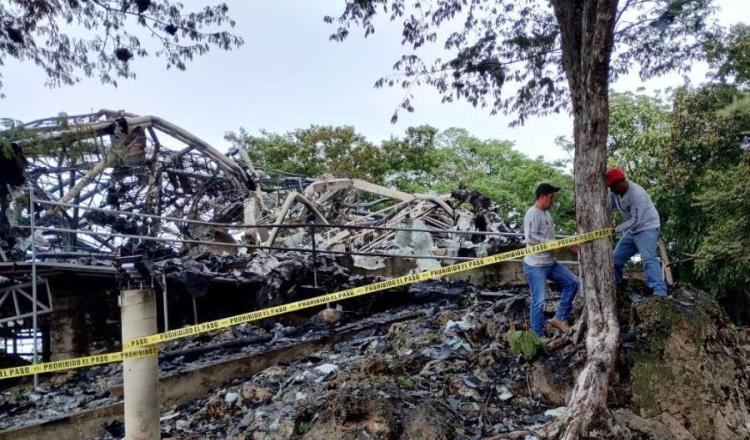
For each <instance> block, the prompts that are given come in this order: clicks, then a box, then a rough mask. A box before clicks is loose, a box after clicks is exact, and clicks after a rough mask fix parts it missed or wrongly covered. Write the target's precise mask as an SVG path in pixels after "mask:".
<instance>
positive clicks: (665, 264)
mask: <svg viewBox="0 0 750 440" xmlns="http://www.w3.org/2000/svg"><path fill="white" fill-rule="evenodd" d="M659 256H660V257H661V270H662V272H664V281H666V282H667V284H668V285H670V286H671V285H673V284H674V276H673V275H672V266H671V264H670V262H669V255H668V254H667V245H666V244H665V243H664V240H663V239H661V238H659Z"/></svg>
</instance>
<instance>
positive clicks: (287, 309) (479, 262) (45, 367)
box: [0, 228, 614, 379]
mask: <svg viewBox="0 0 750 440" xmlns="http://www.w3.org/2000/svg"><path fill="white" fill-rule="evenodd" d="M612 235H614V230H613V229H612V228H606V229H599V230H596V231H592V232H587V233H585V234H580V235H574V236H571V237H567V238H564V239H561V240H554V241H548V242H546V243H541V244H538V245H535V246H531V247H527V248H522V249H516V250H514V251H509V252H503V253H501V254H497V255H490V256H488V257H484V258H477V259H476V260H471V261H464V262H462V263H457V264H453V265H450V266H445V267H441V268H439V269H433V270H427V271H424V272H418V273H415V274H411V275H405V276H402V277H397V278H393V279H390V280H386V281H380V282H377V283H373V284H368V285H366V286H359V287H354V288H351V289H347V290H342V291H339V292H335V293H329V294H326V295H321V296H316V297H314V298H308V299H304V300H300V301H295V302H292V303H288V304H283V305H280V306H274V307H269V308H266V309H262V310H256V311H253V312H248V313H243V314H240V315H235V316H230V317H228V318H222V319H218V320H215V321H209V322H204V323H201V324H197V325H191V326H187V327H183V328H181V329H177V330H170V331H167V332H164V333H156V334H151V335H149V336H140V337H136V338H134V339H130V340H128V341H125V342H123V350H124V351H122V352H118V353H108V354H102V355H96V356H88V357H85V358H76V359H68V360H66V361H57V362H48V363H45V364H36V365H33V366H24V367H16V368H6V369H1V370H0V379H8V378H12V377H21V376H29V375H32V374H34V373H49V372H53V371H62V370H67V369H71V368H82V367H87V366H92V365H98V364H104V363H110V362H120V361H122V360H123V359H140V358H144V357H153V356H156V355H157V354H158V348H156V347H155V346H156V345H158V344H161V343H163V342H168V341H173V340H176V339H182V338H186V337H189V336H193V335H198V334H202V333H207V332H211V331H214V330H218V329H222V328H227V327H232V326H235V325H239V324H245V323H248V322H253V321H258V320H261V319H266V318H271V317H273V316H279V315H283V314H285V313H291V312H295V311H299V310H304V309H308V308H312V307H317V306H322V305H325V304H326V303H330V302H336V301H342V300H345V299H349V298H355V297H358V296H363V295H369V294H371V293H375V292H380V291H383V290H388V289H392V288H394V287H400V286H405V285H409V284H414V283H418V282H420V281H425V280H429V279H432V278H438V277H441V276H445V275H452V274H455V273H460V272H465V271H467V270H472V269H477V268H480V267H484V266H489V265H492V264H495V263H499V262H502V261H508V260H514V259H517V258H521V257H525V256H526V255H532V254H536V253H539V252H545V251H550V250H554V249H559V248H563V247H567V246H570V245H574V244H581V243H586V242H589V241H593V240H598V239H602V238H607V237H610V236H612ZM155 313H156V312H155V311H154V314H155ZM154 316H155V315H154ZM123 336H124V335H123Z"/></svg>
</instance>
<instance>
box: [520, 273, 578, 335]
mask: <svg viewBox="0 0 750 440" xmlns="http://www.w3.org/2000/svg"><path fill="white" fill-rule="evenodd" d="M523 272H524V273H525V274H526V279H527V280H528V281H529V290H531V308H530V313H529V314H530V315H531V329H532V330H534V333H536V334H537V335H539V336H540V337H541V336H544V292H545V290H546V289H545V288H546V287H547V279H550V280H552V281H554V282H555V283H557V285H558V286H560V288H561V289H562V298H561V299H560V305H559V306H558V307H557V312H556V313H555V319H558V320H560V321H567V320H568V315H570V310H571V309H572V308H573V298H575V297H576V293H577V292H578V277H577V276H575V275H573V272H571V271H570V270H568V268H567V267H565V266H563V265H562V264H560V263H555V264H553V265H552V266H529V265H528V264H526V263H523Z"/></svg>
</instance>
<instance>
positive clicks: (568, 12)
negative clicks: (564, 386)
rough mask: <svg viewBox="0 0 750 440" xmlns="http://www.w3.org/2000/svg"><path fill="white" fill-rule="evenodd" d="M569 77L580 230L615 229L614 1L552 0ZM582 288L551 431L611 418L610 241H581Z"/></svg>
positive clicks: (569, 432)
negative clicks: (572, 362)
mask: <svg viewBox="0 0 750 440" xmlns="http://www.w3.org/2000/svg"><path fill="white" fill-rule="evenodd" d="M552 6H553V8H554V12H555V15H556V17H557V21H558V23H559V26H560V38H561V44H562V53H563V67H564V69H565V73H566V75H567V78H568V84H569V88H570V95H571V100H572V108H573V117H574V140H575V158H574V175H575V197H576V222H577V227H578V232H588V231H592V230H595V229H601V228H607V227H611V225H612V223H611V213H610V208H609V203H608V194H607V188H606V186H605V182H604V175H605V171H606V165H607V147H606V145H607V126H608V123H609V62H610V56H611V53H612V45H613V35H614V25H615V16H616V13H617V0H552ZM581 274H582V292H583V294H584V295H585V303H586V313H587V319H588V331H587V334H586V352H587V362H586V365H585V366H584V368H583V370H582V371H581V373H580V375H579V376H578V379H577V381H576V385H575V387H574V389H573V393H572V395H571V397H570V400H569V401H568V409H567V411H566V413H565V414H564V415H563V416H562V417H561V418H560V419H559V420H558V421H557V423H555V424H554V426H551V427H550V428H551V429H550V431H549V432H548V433H547V434H548V435H549V436H552V437H555V436H559V437H560V438H563V439H578V438H582V437H585V436H586V435H587V434H588V433H589V432H590V431H591V429H592V427H595V426H596V425H598V424H599V423H598V422H602V421H604V420H605V419H606V411H607V409H606V405H607V391H608V387H609V378H610V374H611V372H612V370H613V368H614V364H615V360H616V356H617V347H618V340H619V332H620V329H619V326H618V323H617V318H616V315H615V296H614V292H615V289H614V275H613V261H612V242H611V240H610V239H602V240H595V241H592V242H588V243H585V244H583V245H582V246H581Z"/></svg>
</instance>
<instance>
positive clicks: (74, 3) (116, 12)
mask: <svg viewBox="0 0 750 440" xmlns="http://www.w3.org/2000/svg"><path fill="white" fill-rule="evenodd" d="M234 24H235V22H234V20H232V18H231V17H230V16H229V8H228V7H227V5H226V4H224V3H219V4H217V5H214V6H205V7H203V8H202V9H196V10H193V11H189V12H188V11H186V10H185V7H184V5H183V4H182V3H178V2H175V1H172V0H31V1H30V0H2V1H0V66H2V65H3V64H4V62H5V60H6V59H8V58H15V59H16V60H18V61H22V62H26V61H31V62H33V63H34V64H36V65H37V66H39V67H41V68H42V69H43V70H44V72H45V73H46V74H47V78H48V81H47V85H50V86H59V85H64V84H73V83H75V82H77V81H79V80H80V78H81V76H86V77H93V76H95V77H97V78H98V79H99V80H100V81H102V82H103V83H109V84H115V85H116V83H117V81H116V80H117V78H134V77H135V74H134V73H133V72H132V71H131V69H130V63H129V62H130V60H131V59H133V58H134V57H145V56H148V55H149V54H151V53H153V55H155V56H157V57H163V58H164V59H165V60H166V63H167V68H172V67H174V68H177V69H185V67H186V63H187V62H188V61H190V60H192V59H193V58H194V57H196V56H199V55H203V54H205V53H207V52H208V51H209V50H211V49H212V48H217V49H222V50H230V49H232V48H236V47H239V46H240V45H242V44H243V41H242V38H240V37H238V36H236V35H233V34H231V33H230V32H228V31H226V30H225V28H226V27H227V26H228V27H233V26H234ZM147 40H148V42H152V43H155V45H156V47H157V48H156V49H155V50H152V49H151V48H149V47H147V44H146V42H147ZM0 87H2V82H0Z"/></svg>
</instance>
